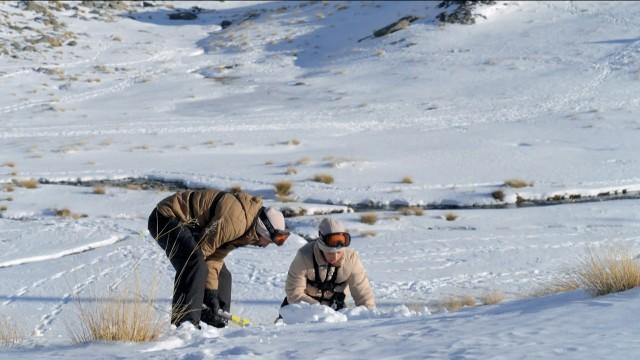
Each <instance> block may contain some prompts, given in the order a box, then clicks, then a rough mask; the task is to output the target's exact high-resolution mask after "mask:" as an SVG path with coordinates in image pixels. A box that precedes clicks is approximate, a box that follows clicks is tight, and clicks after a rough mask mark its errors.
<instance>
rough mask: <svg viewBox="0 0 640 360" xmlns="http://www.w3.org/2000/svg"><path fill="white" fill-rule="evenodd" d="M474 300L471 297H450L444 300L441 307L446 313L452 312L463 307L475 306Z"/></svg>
mask: <svg viewBox="0 0 640 360" xmlns="http://www.w3.org/2000/svg"><path fill="white" fill-rule="evenodd" d="M475 305H476V299H475V298H474V297H473V296H471V295H462V296H451V297H448V298H446V299H445V300H444V301H443V302H442V303H441V306H442V307H443V308H445V309H447V311H448V312H454V311H458V310H460V309H462V308H463V307H465V306H475Z"/></svg>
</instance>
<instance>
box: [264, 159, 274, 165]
mask: <svg viewBox="0 0 640 360" xmlns="http://www.w3.org/2000/svg"><path fill="white" fill-rule="evenodd" d="M264 164H265V165H267V166H269V165H273V161H271V160H267V161H265V162H264Z"/></svg>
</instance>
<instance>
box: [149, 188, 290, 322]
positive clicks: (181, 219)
mask: <svg viewBox="0 0 640 360" xmlns="http://www.w3.org/2000/svg"><path fill="white" fill-rule="evenodd" d="M148 225H149V232H150V233H151V236H153V238H154V239H156V241H157V242H158V244H159V245H160V246H161V247H162V249H163V250H164V251H165V253H166V254H167V257H168V258H169V261H170V262H171V265H173V267H174V269H175V270H176V275H175V279H174V291H173V301H172V311H171V323H172V324H175V325H180V324H181V323H182V322H184V321H190V322H191V323H193V324H194V325H195V326H196V327H199V323H200V321H203V322H205V323H207V324H209V325H213V326H215V327H224V326H225V325H226V323H227V322H226V319H224V318H223V317H221V316H220V315H219V310H223V311H226V312H228V311H229V310H230V306H231V273H230V272H229V270H228V269H227V267H226V266H225V264H224V258H225V256H226V255H227V254H229V252H231V251H232V250H234V249H236V248H239V247H243V246H247V245H254V246H259V247H265V246H267V245H269V244H270V243H272V242H273V243H275V244H276V245H278V246H282V244H284V242H285V241H286V240H287V238H288V236H289V232H287V231H286V229H285V222H284V216H283V215H282V213H281V212H280V211H278V210H277V209H274V208H265V207H264V206H262V199H260V198H257V197H255V196H252V195H250V194H248V193H246V192H235V193H230V192H223V191H217V190H199V191H190V190H189V191H180V192H177V193H175V194H173V195H171V196H169V197H167V198H165V199H164V200H162V201H160V202H159V203H158V204H157V205H156V207H155V209H153V211H152V212H151V215H150V216H149V224H148Z"/></svg>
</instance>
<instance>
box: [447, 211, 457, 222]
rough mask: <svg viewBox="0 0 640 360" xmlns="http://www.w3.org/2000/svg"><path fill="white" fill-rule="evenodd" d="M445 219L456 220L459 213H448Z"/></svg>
mask: <svg viewBox="0 0 640 360" xmlns="http://www.w3.org/2000/svg"><path fill="white" fill-rule="evenodd" d="M444 218H445V220H447V221H455V220H456V219H457V218H458V215H457V214H456V213H452V212H450V213H446V214H445V215H444Z"/></svg>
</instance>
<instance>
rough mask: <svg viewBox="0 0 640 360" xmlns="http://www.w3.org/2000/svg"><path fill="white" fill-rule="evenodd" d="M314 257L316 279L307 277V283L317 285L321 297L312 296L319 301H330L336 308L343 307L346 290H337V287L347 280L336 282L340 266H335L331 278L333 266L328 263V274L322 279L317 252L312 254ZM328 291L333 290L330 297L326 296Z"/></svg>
mask: <svg viewBox="0 0 640 360" xmlns="http://www.w3.org/2000/svg"><path fill="white" fill-rule="evenodd" d="M312 257H313V270H314V272H315V278H314V280H309V279H307V283H308V284H310V285H311V286H313V287H315V288H316V289H318V290H320V296H319V297H315V296H312V297H313V298H314V299H316V300H318V301H319V302H323V301H326V302H329V304H330V305H331V306H332V307H334V306H335V308H336V309H341V308H343V307H344V292H342V291H336V287H338V286H342V285H344V284H345V283H346V282H347V281H346V280H345V281H343V282H340V283H336V280H337V278H338V270H340V267H339V266H335V267H333V269H334V271H333V274H332V276H331V279H329V272H330V271H331V268H332V266H331V265H328V268H327V276H326V277H325V279H324V280H321V278H320V266H319V265H318V261H317V260H316V256H315V254H312ZM326 292H331V293H332V295H331V296H330V297H326V296H325V293H326Z"/></svg>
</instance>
